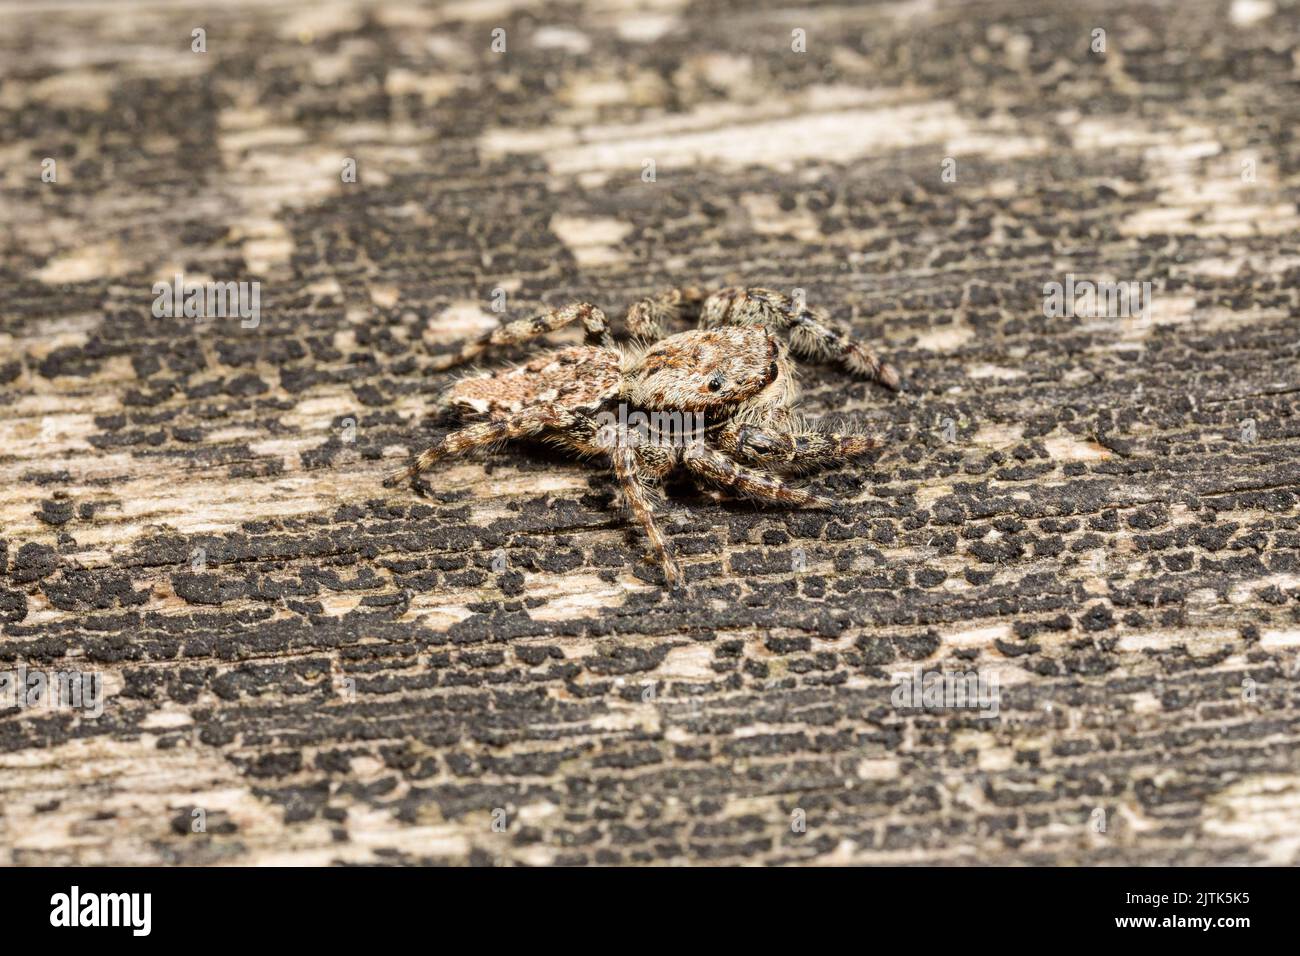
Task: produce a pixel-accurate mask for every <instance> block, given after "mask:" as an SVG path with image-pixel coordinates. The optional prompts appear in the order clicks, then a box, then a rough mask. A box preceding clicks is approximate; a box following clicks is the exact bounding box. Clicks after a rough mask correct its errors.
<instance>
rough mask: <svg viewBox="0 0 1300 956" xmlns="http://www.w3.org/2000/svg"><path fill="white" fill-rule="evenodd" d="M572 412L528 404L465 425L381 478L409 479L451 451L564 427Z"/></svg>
mask: <svg viewBox="0 0 1300 956" xmlns="http://www.w3.org/2000/svg"><path fill="white" fill-rule="evenodd" d="M573 418H574V416H573V414H572V413H571V412H567V411H564V410H563V409H559V408H556V407H555V406H553V405H532V406H530V407H528V408H525V409H523V410H522V411H519V412H516V413H515V414H514V415H511V416H510V417H509V418H503V419H500V420H497V421H491V422H483V423H481V424H477V425H467V426H466V427H464V428H460V429H457V430H456V431H454V432H451V433H450V434H448V435H445V436H444V437H443V439H442V440H441V441H440V442H438V444H436V445H433V446H431V447H429V448H427V449H426V450H425V451H424V452H422V453H421V454H420V455H419V456H418V457H417V458H416V459H415V461H414V462H412V463H411V465H410V467H409V468H399V469H398V470H396V471H392V472H389V473H388V475H386V476H385V478H384V484H385V485H386V486H392V485H395V484H397V483H398V482H402V481H409V480H410V479H412V478H414V477H415V476H416V475H418V474H419V473H420V472H422V471H424V470H425V469H427V468H429V467H430V466H432V465H434V464H435V463H437V462H439V461H441V460H442V459H443V458H448V457H451V456H453V455H463V454H465V453H466V452H470V451H473V450H474V449H476V448H485V447H488V446H490V445H495V444H498V443H500V442H503V441H509V440H510V439H513V438H527V437H529V436H531V435H539V434H541V433H542V432H544V431H551V430H558V429H564V428H568V427H569V426H571V425H572V424H573Z"/></svg>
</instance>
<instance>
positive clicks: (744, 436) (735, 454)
mask: <svg viewBox="0 0 1300 956" xmlns="http://www.w3.org/2000/svg"><path fill="white" fill-rule="evenodd" d="M881 444H882V442H881V441H880V439H878V438H873V437H871V436H869V435H855V434H843V433H841V432H833V431H822V430H820V429H815V428H806V427H800V426H798V425H797V424H796V425H794V426H792V427H790V428H788V429H786V428H780V427H775V426H774V425H750V424H740V425H732V426H731V427H729V428H727V429H725V430H723V432H722V433H721V434H720V435H719V436H718V447H719V448H720V449H721V450H722V451H723V452H724V453H725V454H727V455H730V456H731V457H732V458H736V459H739V460H740V461H742V462H745V463H748V464H752V465H759V466H761V467H763V468H770V469H772V470H773V471H776V472H781V473H785V474H790V473H796V474H797V473H801V472H808V471H817V470H818V469H821V468H832V467H834V466H836V465H840V464H843V463H844V462H847V461H852V460H853V459H855V458H861V457H862V456H863V455H865V454H867V453H868V452H870V451H872V450H873V449H876V448H879V447H880V446H881Z"/></svg>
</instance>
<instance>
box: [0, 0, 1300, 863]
mask: <svg viewBox="0 0 1300 956" xmlns="http://www.w3.org/2000/svg"><path fill="white" fill-rule="evenodd" d="M199 27H201V28H203V29H204V30H205V31H206V52H202V53H200V52H194V51H193V50H192V44H194V42H195V41H194V39H193V33H192V31H193V30H194V29H195V28H199ZM1098 29H1101V30H1104V31H1105V34H1104V42H1105V50H1104V52H1103V51H1100V50H1094V49H1093V47H1094V45H1096V43H1097V38H1098V36H1099V35H1098V34H1096V33H1095V32H1094V31H1096V30H1098ZM494 30H503V31H505V32H504V34H497V35H496V36H497V37H503V38H504V42H505V50H504V52H496V51H494V50H493V48H492V44H493V39H494V34H493V31H494ZM795 31H803V33H802V34H799V33H796V32H795ZM1298 36H1300V10H1298V9H1297V6H1296V4H1295V3H1290V2H1270V0H1236V2H1215V3H1211V2H1190V3H1179V4H1163V3H1161V4H1152V3H1136V4H1135V3H1131V2H1128V0H1124V2H1104V3H1087V4H1081V3H1078V2H1059V0H1047V2H1028V0H1026V2H1015V0H990V2H985V3H979V4H969V3H951V2H947V0H922V2H912V0H908V2H893V3H891V2H879V3H870V4H863V5H854V4H844V3H827V4H825V5H813V6H804V7H793V6H788V5H785V4H783V3H775V2H767V0H760V2H756V3H755V2H742V0H694V2H689V0H653V2H645V3H637V2H635V0H571V2H566V3H556V4H550V5H536V4H524V3H516V2H512V0H478V2H455V3H445V4H431V3H401V2H383V3H360V2H357V3H353V2H346V0H344V2H327V3H318V2H313V0H279V2H273V3H267V4H252V3H248V4H244V3H232V4H223V5H220V6H219V7H218V6H216V5H214V6H213V8H212V9H211V10H206V9H203V8H202V7H200V6H199V5H194V4H176V5H167V4H163V3H152V2H143V0H130V2H123V3H102V4H101V3H94V2H88V3H75V4H74V3H67V4H51V5H47V4H38V3H33V2H19V3H17V4H9V5H6V6H5V7H4V8H3V9H0V251H2V258H0V487H3V492H0V620H2V621H3V624H2V625H0V669H4V670H10V671H16V670H17V669H18V668H19V667H20V666H26V667H27V668H29V669H32V670H42V671H60V670H62V671H66V670H71V669H75V670H80V671H93V672H95V673H98V674H100V675H102V679H103V681H104V686H105V694H106V699H105V701H104V705H103V713H102V715H101V716H99V717H98V718H94V717H93V715H91V714H88V713H82V712H75V711H69V710H53V709H48V708H41V707H30V706H14V705H12V703H11V705H9V706H7V707H6V709H4V710H3V711H0V862H4V863H9V864H63V863H82V864H99V863H117V864H135V863H183V864H207V863H239V864H253V863H307V864H331V863H357V862H382V863H406V862H411V863H415V862H420V863H423V862H434V863H451V864H463V863H484V864H487V863H494V864H565V863H574V864H604V863H625V864H632V863H679V864H680V863H741V862H744V863H769V864H792V863H794V864H797V863H807V864H825V863H986V864H987V863H1000V864H1007V863H1035V864H1043V863H1067V864H1098V863H1102V864H1104V863H1140V864H1191V863H1198V864H1199V863H1295V862H1297V860H1298V859H1300V699H1298V695H1297V691H1296V683H1295V677H1296V666H1297V648H1298V647H1300V465H1298V464H1297V451H1298V450H1300V417H1298V416H1297V409H1300V370H1298V366H1300V348H1298V345H1297V338H1298V332H1297V329H1298V327H1300V296H1298V294H1297V278H1298V277H1300V245H1298V244H1297V241H1296V235H1297V225H1298V224H1300V217H1298V215H1297V205H1296V200H1297V185H1300V145H1298V144H1297V140H1296V130H1297V129H1300V54H1297V47H1296V41H1297V37H1298ZM801 38H802V42H803V43H804V44H806V47H805V51H804V52H798V51H797V50H796V49H794V47H796V46H798V45H799V43H800V40H801ZM47 158H48V159H52V160H53V161H54V164H53V166H51V165H50V164H47V163H44V162H43V161H44V160H45V159H47ZM348 160H353V161H355V165H356V171H357V176H356V181H355V182H348V181H345V177H344V175H343V171H344V167H345V164H346V163H347V162H348ZM647 161H653V163H654V166H653V173H654V175H653V178H651V177H650V167H649V166H648V165H647ZM43 173H46V174H47V175H46V176H45V177H44V178H43V175H42V174H43ZM49 179H53V181H46V180H49ZM177 273H184V275H185V276H186V278H188V279H189V280H191V281H198V282H205V281H220V282H226V281H250V282H251V281H257V282H259V283H261V285H260V291H261V303H260V305H261V313H260V322H259V323H258V324H257V325H256V327H248V328H245V327H242V326H241V323H240V320H239V318H238V317H234V318H221V317H210V318H206V319H195V318H183V317H181V318H166V317H155V315H154V314H153V305H154V298H155V296H154V293H153V291H152V286H153V284H154V283H155V282H158V281H163V282H170V281H172V278H173V276H175V275H176V274H177ZM1071 274H1072V275H1074V276H1075V277H1076V281H1083V280H1089V281H1098V280H1106V281H1135V282H1150V283H1151V284H1152V285H1151V308H1150V309H1149V310H1148V311H1147V312H1146V313H1145V314H1144V315H1141V316H1132V317H1121V318H1107V317H1104V316H1101V317H1096V316H1089V315H1057V316H1051V315H1048V314H1047V311H1048V310H1046V309H1045V306H1044V302H1045V291H1044V285H1045V283H1050V282H1054V281H1055V282H1064V281H1065V279H1066V277H1067V276H1068V275H1071ZM681 284H697V285H701V286H706V287H718V286H723V285H729V284H743V285H765V286H770V287H774V288H779V289H782V290H786V291H789V290H790V289H792V288H802V289H804V290H805V292H806V295H807V298H808V301H809V302H810V303H813V304H818V305H824V306H826V307H827V308H828V309H829V310H830V311H831V312H832V314H833V315H835V316H836V317H838V318H840V319H842V320H843V321H845V322H848V323H850V324H851V326H852V328H853V329H854V330H855V332H856V333H857V334H858V335H860V336H861V337H863V338H864V339H865V340H867V341H870V342H872V343H876V344H878V345H879V346H881V348H882V349H883V350H884V351H885V352H886V354H888V356H889V357H890V358H891V360H892V361H893V362H894V363H895V364H896V365H897V366H898V367H899V368H900V369H901V370H903V372H904V374H905V376H906V378H907V383H908V384H907V389H906V391H905V392H904V393H903V394H901V395H900V396H891V395H889V394H887V393H885V392H883V391H882V390H880V389H878V388H876V387H874V386H870V385H867V384H863V383H861V382H858V381H853V380H850V379H848V378H846V377H845V376H844V375H842V374H841V373H839V372H838V371H837V370H835V369H828V368H822V367H816V366H811V365H807V364H805V365H804V366H803V369H802V373H803V383H804V386H805V405H804V407H805V410H806V411H807V412H808V413H809V414H811V415H813V416H837V415H839V416H847V417H848V418H849V419H851V420H853V421H855V422H857V423H859V424H860V425H862V426H864V427H867V428H870V429H871V430H873V431H874V432H877V433H879V434H881V435H883V436H885V437H886V438H887V439H888V445H887V446H886V447H885V448H884V449H883V450H882V452H881V453H880V454H879V455H878V456H877V457H876V458H875V459H873V460H870V461H868V462H867V463H865V464H862V465H859V466H854V467H846V468H843V469H840V470H838V471H834V472H832V473H830V474H827V475H822V476H817V477H815V478H813V479H812V482H813V484H815V485H816V486H817V487H819V488H821V489H823V490H826V491H829V492H830V493H833V494H835V495H837V496H839V497H840V498H842V499H844V500H845V501H846V502H849V503H850V508H849V511H848V513H847V514H845V515H843V516H834V517H832V516H828V515H826V514H821V513H813V512H788V511H780V510H772V509H759V508H755V507H753V506H750V505H744V504H738V503H736V502H734V501H730V500H719V499H717V498H715V497H711V496H709V495H707V494H703V493H701V492H699V491H698V490H693V489H692V488H691V487H690V486H688V485H682V486H679V487H675V488H673V489H672V494H671V496H670V498H669V502H668V507H667V513H666V517H665V526H666V531H667V532H668V534H669V537H670V540H671V544H672V547H673V548H674V549H675V551H676V552H677V553H678V554H679V555H680V556H681V557H682V560H683V563H684V564H685V565H686V570H687V575H688V580H689V591H688V593H687V595H686V596H684V597H678V596H674V595H671V594H668V593H666V592H665V591H664V590H663V589H662V588H661V587H660V586H659V581H660V577H659V572H658V570H657V569H656V568H655V567H654V566H653V565H652V564H650V563H648V562H647V561H646V560H645V559H644V555H645V552H646V544H645V541H644V538H643V537H642V536H641V535H640V534H639V533H638V532H636V531H635V530H634V529H633V528H632V527H631V526H630V525H629V522H628V520H627V519H626V518H625V517H624V516H622V514H621V513H620V512H619V510H618V507H617V501H616V493H615V483H614V481H613V479H612V478H611V476H610V475H609V474H608V473H607V472H606V471H604V470H602V469H600V468H598V467H595V466H593V465H590V464H581V463H575V462H572V461H569V460H566V459H565V458H564V457H563V456H562V455H560V454H558V453H556V452H554V451H551V450H548V449H546V448H537V447H526V446H525V447H507V448H504V449H499V450H497V451H494V452H493V453H492V454H490V455H488V456H487V457H486V458H484V459H482V460H468V461H459V462H453V463H448V464H446V465H444V466H442V467H439V468H438V469H437V471H436V473H435V474H434V476H433V481H432V487H431V491H430V492H429V494H428V495H427V496H425V497H421V496H419V495H418V494H416V493H415V492H413V491H411V490H408V489H396V490H386V489H383V488H381V486H380V477H381V474H382V473H383V472H384V471H385V470H386V468H389V467H392V466H393V465H395V464H397V463H398V462H400V461H401V460H403V459H404V456H406V455H407V454H409V453H410V452H412V451H417V450H419V449H421V448H422V447H424V446H425V445H427V444H428V443H429V442H430V441H431V440H433V439H435V438H436V437H437V436H438V435H439V434H442V433H443V432H445V430H446V429H447V428H448V427H449V426H448V423H447V422H445V421H443V420H442V419H439V418H437V417H436V416H434V415H432V414H431V408H432V401H433V398H434V397H435V396H436V394H437V393H438V391H439V389H441V388H442V387H444V386H445V385H446V384H447V383H448V382H449V381H450V380H451V378H452V376H451V375H450V374H449V373H436V372H433V371H431V366H432V365H433V364H434V363H435V360H436V357H437V356H438V355H440V354H442V353H445V352H448V351H450V350H451V349H453V348H455V347H456V345H457V343H459V342H461V341H463V340H464V339H466V338H467V337H470V336H474V335H477V334H479V333H481V332H482V331H483V330H484V329H487V328H490V327H492V326H493V325H494V324H495V323H497V322H498V321H500V320H501V319H502V318H517V317H520V316H524V315H527V314H530V313H531V312H533V311H534V310H536V309H538V308H539V307H541V306H543V305H556V304H562V303H566V302H569V301H573V300H587V301H591V302H594V303H596V304H598V305H600V306H601V307H602V308H604V309H605V310H606V311H607V312H608V313H609V314H610V315H611V316H614V317H621V315H622V313H623V310H624V309H626V307H627V306H628V305H629V304H630V303H631V302H633V301H634V300H636V299H637V298H638V297H640V296H643V295H646V294H649V293H651V292H655V291H658V290H661V289H663V288H667V287H670V286H674V285H681ZM501 302H504V303H505V306H506V309H505V311H504V312H499V311H496V310H494V309H493V305H494V304H500V303H501ZM617 324H619V325H620V327H621V319H618V320H617ZM551 339H552V341H554V342H572V341H576V340H577V335H576V333H575V330H568V331H566V332H563V333H558V334H556V335H554V336H552V337H551ZM526 354H528V352H527V350H523V349H515V350H507V351H506V352H505V353H498V354H495V355H492V356H488V357H485V361H484V363H483V365H484V366H485V367H492V366H494V365H497V364H499V363H503V362H511V361H519V360H520V359H521V358H522V357H523V356H525V355H526ZM800 549H801V550H800ZM801 555H802V557H803V559H804V560H803V561H802V562H800V560H799V558H800V556H801ZM494 557H497V558H503V559H504V561H501V560H498V561H497V562H496V563H495V564H494V562H493V558H494ZM797 568H802V569H801V570H797ZM917 666H920V667H921V668H923V669H924V670H925V671H931V672H933V671H945V670H946V671H963V672H964V671H978V672H979V673H980V674H983V675H984V676H985V677H986V678H989V679H992V678H996V679H997V680H998V682H999V687H1000V694H1001V696H1000V705H999V713H998V715H997V717H996V718H985V717H981V716H980V714H979V713H978V712H976V711H974V710H970V709H959V708H950V709H942V708H935V707H922V708H904V707H896V706H894V705H893V703H892V696H891V695H892V693H893V690H894V687H895V685H896V682H897V679H898V677H899V675H903V674H907V673H910V672H912V670H913V668H915V667H917ZM20 703H21V702H20ZM196 810H201V811H202V813H199V814H196V812H195V811H196ZM200 820H201V821H203V823H204V824H205V825H204V826H202V827H199V826H198V822H199V821H200ZM801 820H802V821H803V825H802V826H800V825H799V823H800V821H801ZM494 823H495V824H496V825H495V826H494ZM1102 824H1104V828H1103V826H1102Z"/></svg>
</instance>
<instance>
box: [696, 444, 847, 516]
mask: <svg viewBox="0 0 1300 956" xmlns="http://www.w3.org/2000/svg"><path fill="white" fill-rule="evenodd" d="M682 461H683V462H684V463H685V464H686V468H687V469H688V470H689V471H690V472H691V474H693V475H698V476H700V477H701V478H705V479H707V480H708V481H712V482H714V483H716V484H718V485H721V486H722V487H724V488H728V489H731V490H732V491H734V492H736V493H737V494H739V495H743V496H744V497H746V498H753V499H755V500H756V501H762V502H766V503H768V504H777V505H794V506H796V507H798V506H812V507H814V508H826V509H828V510H831V511H840V510H842V506H841V505H840V503H839V502H838V501H836V500H835V499H834V498H826V497H823V496H821V495H815V494H813V493H812V492H811V491H806V490H804V489H803V488H795V487H793V486H791V485H787V484H786V483H785V482H784V481H782V480H781V479H780V478H778V477H777V476H776V475H773V474H771V473H770V472H767V471H763V470H761V469H758V468H751V467H749V466H748V465H742V464H741V463H740V462H738V461H734V460H733V459H731V458H728V457H727V456H726V455H724V454H723V453H722V452H720V451H717V450H715V449H713V448H708V447H707V446H698V447H695V448H688V449H687V450H686V452H685V453H684V454H683V455H682Z"/></svg>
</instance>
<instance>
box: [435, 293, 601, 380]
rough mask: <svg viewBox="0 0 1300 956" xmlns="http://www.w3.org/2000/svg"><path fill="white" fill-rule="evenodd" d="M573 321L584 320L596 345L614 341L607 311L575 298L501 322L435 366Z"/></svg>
mask: <svg viewBox="0 0 1300 956" xmlns="http://www.w3.org/2000/svg"><path fill="white" fill-rule="evenodd" d="M573 322H581V323H582V324H583V326H584V327H585V328H586V330H587V342H588V343H589V344H594V345H606V346H608V345H613V343H614V340H613V339H612V338H611V337H610V334H609V320H608V319H606V318H605V313H604V312H602V311H600V309H598V308H596V307H595V306H594V305H591V304H590V303H587V302H574V303H573V304H571V305H566V306H564V307H563V308H561V309H551V310H550V311H548V312H543V313H541V314H540V315H535V316H533V317H532V318H530V319H516V320H515V321H514V322H507V323H506V324H505V325H499V326H497V327H496V328H495V329H492V331H490V332H485V333H484V334H483V335H481V336H479V337H478V338H477V339H475V340H474V341H472V342H466V343H465V344H464V345H463V346H461V348H460V349H459V350H458V351H456V352H452V353H450V354H448V355H439V356H437V357H436V358H435V359H434V360H433V364H432V366H431V367H432V368H433V369H434V370H435V371H442V370H443V369H446V368H451V367H452V366H453V365H460V364H462V363H464V362H468V361H470V360H471V359H474V358H477V357H478V356H479V355H481V354H483V352H485V351H487V350H488V349H489V348H491V347H492V346H494V345H520V344H522V343H524V342H527V341H528V340H530V339H535V338H537V337H538V336H539V335H545V334H546V333H547V332H554V331H555V330H556V329H562V328H564V326H566V325H569V324H571V323H573Z"/></svg>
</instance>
